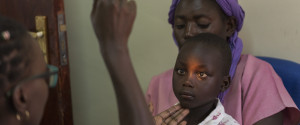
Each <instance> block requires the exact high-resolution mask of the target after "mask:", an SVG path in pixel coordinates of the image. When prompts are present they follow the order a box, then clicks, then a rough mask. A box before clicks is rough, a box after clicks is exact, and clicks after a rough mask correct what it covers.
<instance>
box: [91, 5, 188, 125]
mask: <svg viewBox="0 0 300 125" xmlns="http://www.w3.org/2000/svg"><path fill="white" fill-rule="evenodd" d="M135 16H136V3H135V1H127V0H94V5H93V9H92V13H91V21H92V24H93V28H94V31H95V33H96V36H97V38H98V42H99V46H100V51H101V54H102V57H103V59H104V61H105V64H106V67H107V69H108V71H109V74H110V77H111V79H112V82H113V86H114V90H115V92H116V97H117V104H118V110H119V119H120V124H121V125H153V124H154V121H155V124H156V125H160V124H168V125H177V124H181V125H184V124H186V122H184V121H182V120H183V118H184V117H185V116H186V115H187V114H188V110H186V109H183V108H181V106H179V105H176V106H173V107H171V108H170V109H169V110H167V111H165V112H162V113H161V114H160V115H159V116H157V117H155V118H154V120H153V118H152V116H151V114H150V112H149V110H148V107H147V105H146V102H145V98H144V94H143V92H142V90H141V88H140V86H139V83H138V80H137V77H136V75H135V72H134V69H133V66H132V63H131V60H130V56H129V50H128V46H127V43H128V38H129V35H130V33H131V30H132V26H133V23H134V20H135ZM133 95H134V96H133ZM171 114H172V115H175V117H171ZM179 114H180V115H179Z"/></svg>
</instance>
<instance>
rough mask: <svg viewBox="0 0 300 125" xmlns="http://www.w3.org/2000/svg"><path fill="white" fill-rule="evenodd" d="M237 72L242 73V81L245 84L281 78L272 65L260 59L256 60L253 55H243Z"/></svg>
mask: <svg viewBox="0 0 300 125" xmlns="http://www.w3.org/2000/svg"><path fill="white" fill-rule="evenodd" d="M240 70H242V71H240ZM237 71H239V72H242V81H244V82H245V81H253V79H259V80H263V81H264V80H267V79H265V77H269V78H275V79H278V78H279V76H278V75H277V73H276V72H275V70H274V69H273V67H272V66H271V64H269V63H268V62H266V61H263V60H261V59H259V58H256V57H255V56H253V55H242V56H241V60H240V62H239V64H238V68H237ZM263 78H264V79H263ZM279 79H280V78H279ZM279 82H281V81H279Z"/></svg>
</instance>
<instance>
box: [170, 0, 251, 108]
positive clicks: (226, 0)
mask: <svg viewBox="0 0 300 125" xmlns="http://www.w3.org/2000/svg"><path fill="white" fill-rule="evenodd" d="M179 2H180V0H173V1H172V5H171V7H170V11H169V19H168V21H169V23H170V24H171V25H172V27H174V14H175V9H176V7H177V5H178V4H179ZM216 2H217V3H218V4H219V6H220V7H221V8H222V10H223V11H224V13H225V14H226V15H227V16H230V17H231V16H233V17H235V18H236V25H237V27H236V30H235V32H234V33H233V35H232V36H231V37H230V38H229V41H228V42H229V44H230V48H231V53H232V64H231V67H230V71H229V75H230V76H231V79H232V78H233V76H234V73H235V70H236V67H237V64H238V62H239V60H240V56H241V54H242V50H243V42H242V40H241V39H240V38H239V37H238V32H239V31H240V30H241V29H242V26H243V22H244V17H245V12H244V10H243V8H242V7H241V6H240V5H239V3H238V0H216ZM173 39H174V41H175V43H176V45H178V43H177V41H176V39H175V37H174V31H173ZM226 93H227V91H225V92H223V93H221V94H220V95H219V99H220V100H221V102H224V101H223V97H224V96H225V94H226Z"/></svg>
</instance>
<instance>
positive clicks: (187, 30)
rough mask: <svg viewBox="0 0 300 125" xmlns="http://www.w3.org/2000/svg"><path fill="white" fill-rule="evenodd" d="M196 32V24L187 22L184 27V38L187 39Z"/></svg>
mask: <svg viewBox="0 0 300 125" xmlns="http://www.w3.org/2000/svg"><path fill="white" fill-rule="evenodd" d="M197 34H198V31H197V25H196V24H195V23H188V24H187V26H186V27H185V35H184V38H185V39H188V38H191V37H193V36H195V35H197Z"/></svg>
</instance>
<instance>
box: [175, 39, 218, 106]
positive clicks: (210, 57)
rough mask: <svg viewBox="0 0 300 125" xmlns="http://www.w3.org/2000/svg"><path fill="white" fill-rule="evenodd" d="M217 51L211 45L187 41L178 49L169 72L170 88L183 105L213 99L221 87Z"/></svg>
mask: <svg viewBox="0 0 300 125" xmlns="http://www.w3.org/2000/svg"><path fill="white" fill-rule="evenodd" d="M222 66H223V65H222V60H221V53H220V52H219V51H216V49H215V48H212V47H203V45H197V43H195V42H193V43H188V44H185V45H184V46H183V48H182V49H181V50H180V52H179V54H178V57H177V60H176V64H175V67H174V71H173V90H174V93H175V95H176V97H177V99H178V100H179V102H180V104H181V105H182V106H183V107H185V108H196V107H199V106H203V105H205V104H208V103H210V102H211V101H214V100H215V99H216V98H217V96H218V94H219V92H220V91H221V90H222V84H223V83H224V81H223V80H224V75H223V72H222V69H224V68H223V67H222Z"/></svg>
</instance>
